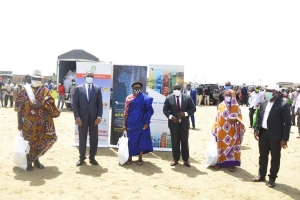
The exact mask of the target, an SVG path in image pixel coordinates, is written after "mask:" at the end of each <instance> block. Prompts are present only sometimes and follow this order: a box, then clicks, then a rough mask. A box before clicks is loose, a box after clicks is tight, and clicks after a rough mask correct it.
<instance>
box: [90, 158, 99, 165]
mask: <svg viewBox="0 0 300 200" xmlns="http://www.w3.org/2000/svg"><path fill="white" fill-rule="evenodd" d="M90 163H91V164H92V165H99V164H98V162H97V160H95V159H90Z"/></svg>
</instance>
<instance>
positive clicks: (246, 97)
mask: <svg viewBox="0 0 300 200" xmlns="http://www.w3.org/2000/svg"><path fill="white" fill-rule="evenodd" d="M243 104H246V105H247V106H248V105H249V103H248V95H247V96H244V95H243Z"/></svg>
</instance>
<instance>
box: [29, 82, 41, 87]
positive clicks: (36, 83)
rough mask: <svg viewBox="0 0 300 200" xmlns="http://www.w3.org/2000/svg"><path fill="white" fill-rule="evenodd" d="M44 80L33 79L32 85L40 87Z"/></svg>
mask: <svg viewBox="0 0 300 200" xmlns="http://www.w3.org/2000/svg"><path fill="white" fill-rule="evenodd" d="M41 84H42V82H41V81H36V80H31V85H32V86H33V87H38V86H39V85H41Z"/></svg>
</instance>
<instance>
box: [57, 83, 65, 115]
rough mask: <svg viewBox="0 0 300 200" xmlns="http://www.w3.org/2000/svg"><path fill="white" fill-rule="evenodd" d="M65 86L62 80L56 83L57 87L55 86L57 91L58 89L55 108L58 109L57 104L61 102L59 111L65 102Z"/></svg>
mask: <svg viewBox="0 0 300 200" xmlns="http://www.w3.org/2000/svg"><path fill="white" fill-rule="evenodd" d="M65 89H66V88H65V86H64V82H63V81H60V82H59V85H58V88H57V91H58V103H57V108H58V109H59V106H60V102H62V103H61V108H60V111H62V109H63V107H64V104H65V98H66V93H65Z"/></svg>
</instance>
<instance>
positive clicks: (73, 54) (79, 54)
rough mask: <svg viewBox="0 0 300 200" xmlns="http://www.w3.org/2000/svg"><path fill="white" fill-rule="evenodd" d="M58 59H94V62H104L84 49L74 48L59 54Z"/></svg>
mask: <svg viewBox="0 0 300 200" xmlns="http://www.w3.org/2000/svg"><path fill="white" fill-rule="evenodd" d="M58 60H64V61H94V62H103V61H100V60H99V58H97V57H96V56H94V55H92V54H90V53H88V52H86V51H84V50H82V49H74V50H72V51H69V52H67V53H64V54H61V55H60V56H58Z"/></svg>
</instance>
